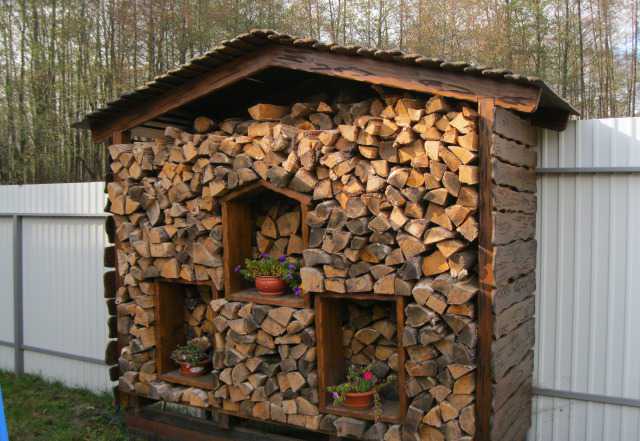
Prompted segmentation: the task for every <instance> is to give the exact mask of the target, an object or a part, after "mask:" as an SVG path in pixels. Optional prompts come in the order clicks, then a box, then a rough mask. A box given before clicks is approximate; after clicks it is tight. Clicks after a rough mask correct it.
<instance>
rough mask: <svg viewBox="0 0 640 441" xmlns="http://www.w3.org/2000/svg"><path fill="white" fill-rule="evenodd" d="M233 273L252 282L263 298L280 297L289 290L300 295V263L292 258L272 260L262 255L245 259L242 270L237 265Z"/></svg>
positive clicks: (264, 254)
mask: <svg viewBox="0 0 640 441" xmlns="http://www.w3.org/2000/svg"><path fill="white" fill-rule="evenodd" d="M235 271H236V272H238V273H240V274H241V275H242V277H244V278H245V279H247V280H250V281H254V282H255V286H256V289H257V290H258V292H259V293H260V294H261V295H263V296H271V297H273V296H281V295H283V294H285V293H286V291H287V288H290V289H291V290H292V291H293V293H294V294H295V295H300V293H301V289H300V263H299V262H298V261H297V260H296V259H293V258H288V257H287V256H280V257H279V258H277V259H276V258H274V257H271V256H269V255H268V254H266V253H262V254H261V255H260V257H259V258H257V259H245V260H244V268H242V267H241V266H240V265H238V266H237V267H236V268H235Z"/></svg>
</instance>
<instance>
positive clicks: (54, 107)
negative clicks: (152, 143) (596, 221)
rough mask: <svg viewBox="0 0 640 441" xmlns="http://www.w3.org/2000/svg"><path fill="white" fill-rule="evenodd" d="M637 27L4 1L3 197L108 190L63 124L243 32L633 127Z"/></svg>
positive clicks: (347, 6)
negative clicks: (466, 70) (382, 60)
mask: <svg viewBox="0 0 640 441" xmlns="http://www.w3.org/2000/svg"><path fill="white" fill-rule="evenodd" d="M637 16H638V7H637V1H631V0H622V1H614V2H612V1H607V2H585V1H581V0H566V1H564V2H560V1H556V2H551V1H548V0H545V1H540V0H536V1H532V0H518V1H502V2H498V1H492V2H490V1H486V0H485V1H479V0H460V1H458V2H456V3H455V5H454V6H452V4H451V2H442V1H440V2H434V1H427V0H419V1H403V0H379V1H375V2H372V1H370V0H367V1H365V0H348V1H347V0H343V1H341V0H315V1H310V0H304V1H303V0H273V1H258V2H256V1H252V0H234V1H233V2H229V1H226V0H211V1H207V2H204V1H202V0H181V1H180V2H167V1H164V0H163V1H160V0H145V1H141V0H130V1H119V2H118V1H113V0H110V1H108V0H92V1H87V0H65V1H57V2H44V1H36V0H22V1H19V2H18V1H15V0H9V1H3V2H0V73H1V74H2V75H0V183H3V184H7V183H11V184H26V183H40V182H76V181H89V180H102V179H104V172H105V159H106V155H105V148H104V146H103V145H96V144H94V143H93V142H92V141H91V139H90V136H89V133H88V131H87V130H76V129H74V128H73V127H72V124H73V123H75V122H77V121H79V120H80V119H81V118H82V116H83V115H84V114H86V113H88V112H90V111H92V110H95V109H96V108H97V107H98V106H101V105H103V104H104V103H106V102H109V101H111V100H113V99H115V98H116V97H118V96H119V95H121V94H122V93H124V92H128V91H130V90H133V89H135V88H136V87H138V86H140V85H142V84H144V83H145V82H146V81H149V80H151V79H153V78H154V77H155V76H157V75H160V74H162V73H164V72H166V71H168V70H169V69H173V68H175V67H177V66H178V65H180V64H182V63H185V62H187V61H188V60H189V59H190V58H192V57H195V56H198V55H201V54H202V53H204V52H206V51H207V50H208V49H209V48H211V47H212V46H214V45H216V44H217V43H218V42H220V41H222V40H225V39H229V38H232V37H234V36H236V35H238V34H240V33H243V32H247V31H248V30H250V29H252V28H274V29H277V30H279V31H281V32H288V33H291V34H294V35H299V36H311V37H314V38H322V39H323V40H324V41H326V42H329V43H332V42H333V43H338V44H347V45H349V44H357V45H363V46H368V47H375V48H380V49H389V48H396V47H398V48H401V49H403V50H407V51H408V52H417V53H420V54H423V55H425V56H427V57H442V58H446V59H450V60H463V61H467V62H475V63H477V64H479V65H486V66H496V67H502V68H506V69H512V70H514V71H516V72H518V73H521V74H524V75H534V76H538V77H541V78H543V79H544V80H545V81H547V82H548V83H549V84H550V85H551V86H552V87H553V88H555V89H556V90H558V91H559V92H560V93H561V94H562V95H564V96H565V97H566V98H567V99H568V100H569V101H570V102H571V103H572V104H574V106H575V107H576V108H577V109H578V110H580V111H581V113H582V117H583V118H593V117H600V118H602V117H610V116H630V115H633V114H637V111H636V109H637V104H636V102H637V101H638V94H637V83H638V74H637V71H638V69H637V60H638V44H637V41H638V25H637V23H638V20H637ZM312 92H317V91H312ZM138 104H141V105H144V104H145V102H144V100H143V102H141V103H134V102H132V103H131V105H132V106H133V105H138ZM234 116H236V115H234ZM185 122H186V123H187V124H188V121H185Z"/></svg>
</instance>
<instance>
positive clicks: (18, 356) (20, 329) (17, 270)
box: [13, 215, 24, 375]
mask: <svg viewBox="0 0 640 441" xmlns="http://www.w3.org/2000/svg"><path fill="white" fill-rule="evenodd" d="M22 294H23V291H22V216H20V215H14V216H13V343H14V346H13V356H14V371H15V373H16V374H18V375H20V374H23V373H24V350H23V346H24V334H23V333H24V326H23V309H22Z"/></svg>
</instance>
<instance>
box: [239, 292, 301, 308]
mask: <svg viewBox="0 0 640 441" xmlns="http://www.w3.org/2000/svg"><path fill="white" fill-rule="evenodd" d="M227 300H230V301H235V302H247V303H248V302H251V303H256V304H258V305H274V306H289V307H291V308H304V297H303V296H295V295H293V294H286V295H283V296H275V297H269V296H263V295H261V294H259V293H258V291H257V290H256V289H255V288H248V289H244V290H242V291H237V292H234V293H232V294H229V295H227Z"/></svg>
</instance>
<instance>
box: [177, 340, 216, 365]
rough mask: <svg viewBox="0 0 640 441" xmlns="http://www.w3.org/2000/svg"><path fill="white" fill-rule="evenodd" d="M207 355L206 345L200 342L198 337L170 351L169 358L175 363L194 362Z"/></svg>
mask: <svg viewBox="0 0 640 441" xmlns="http://www.w3.org/2000/svg"><path fill="white" fill-rule="evenodd" d="M207 356H208V355H207V348H206V346H205V345H203V344H201V343H200V342H199V341H198V339H193V340H190V341H188V342H187V344H186V345H182V346H178V347H177V348H175V349H174V350H173V352H171V359H172V360H173V361H175V362H176V363H180V362H187V363H190V364H195V363H198V362H199V361H202V360H204V359H206V358H207Z"/></svg>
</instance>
